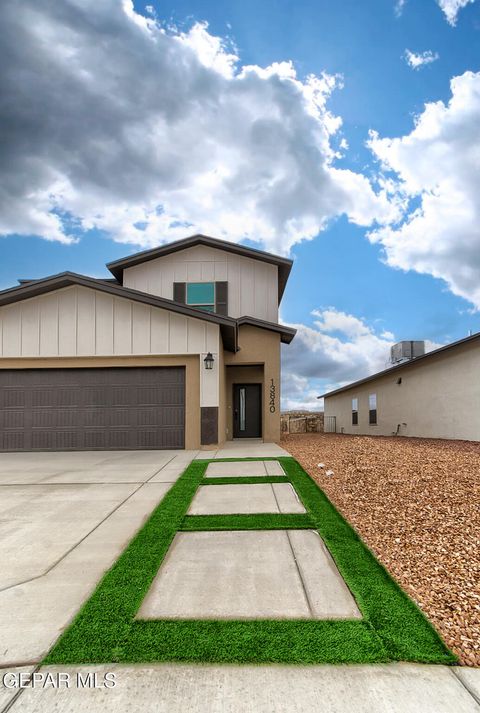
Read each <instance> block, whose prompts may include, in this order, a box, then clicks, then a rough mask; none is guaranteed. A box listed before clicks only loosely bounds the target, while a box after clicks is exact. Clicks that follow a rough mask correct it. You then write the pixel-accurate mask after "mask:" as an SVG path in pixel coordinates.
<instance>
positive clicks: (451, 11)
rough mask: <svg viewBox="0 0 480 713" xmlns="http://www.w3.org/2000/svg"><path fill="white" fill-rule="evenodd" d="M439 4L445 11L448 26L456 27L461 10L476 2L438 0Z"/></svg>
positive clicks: (472, 0) (469, 0) (467, 0)
mask: <svg viewBox="0 0 480 713" xmlns="http://www.w3.org/2000/svg"><path fill="white" fill-rule="evenodd" d="M437 2H438V4H439V5H440V8H441V9H442V10H443V12H444V14H445V17H446V18H447V22H448V24H449V25H452V27H454V26H455V25H456V24H457V15H458V13H459V12H460V10H461V9H462V8H464V7H466V6H467V5H469V4H470V3H472V2H475V0H437Z"/></svg>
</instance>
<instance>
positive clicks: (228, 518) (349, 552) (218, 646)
mask: <svg viewBox="0 0 480 713" xmlns="http://www.w3.org/2000/svg"><path fill="white" fill-rule="evenodd" d="M232 460H238V459H232ZM249 460H267V459H259V458H254V459H249ZM270 460H279V461H280V462H281V463H282V465H283V467H284V469H285V471H286V473H287V475H288V477H289V479H290V480H291V482H292V484H293V485H294V487H295V489H296V491H297V493H298V495H299V497H300V498H301V500H302V501H303V503H304V505H305V508H306V510H307V514H308V516H309V517H310V519H311V522H312V523H313V527H316V528H317V529H318V531H319V533H320V535H321V536H322V538H323V540H324V542H325V543H326V545H327V547H328V549H329V550H330V552H331V554H332V555H333V557H334V559H335V561H336V563H337V566H338V568H339V570H340V572H341V574H342V575H343V577H344V579H345V581H346V583H347V585H348V586H349V588H350V590H351V591H352V593H353V595H354V597H355V599H356V601H357V604H358V606H359V608H360V610H361V612H362V615H363V617H364V618H363V620H341V621H333V620H332V621H325V620H277V621H274V620H260V621H252V620H250V621H248V620H245V621H236V620H228V621H225V620H222V621H203V620H202V621H196V620H156V621H151V620H149V621H137V620H135V614H136V612H137V611H138V609H139V607H140V605H141V602H142V600H143V598H144V597H145V595H146V593H147V591H148V589H149V587H150V585H151V582H152V580H153V578H154V577H155V575H156V574H157V572H158V569H159V567H160V565H161V563H162V560H163V558H164V556H165V554H166V552H167V550H168V548H169V546H170V544H171V542H172V539H173V537H174V536H175V533H176V532H177V531H178V530H181V529H184V528H185V529H187V528H188V529H191V528H192V525H194V526H195V529H197V527H198V523H199V522H200V521H202V522H206V519H205V518H212V520H211V523H213V524H215V522H216V523H217V525H218V523H219V522H220V519H221V521H222V529H224V528H227V527H228V529H231V528H235V527H238V523H239V522H240V520H239V518H242V520H243V523H244V526H246V525H248V523H252V522H253V520H252V519H251V518H267V517H268V520H269V522H272V520H271V518H275V517H277V518H281V517H290V518H295V519H296V521H297V523H298V520H297V518H300V519H301V520H300V521H301V522H303V523H306V518H307V516H305V515H289V516H287V515H277V516H275V515H260V516H257V515H245V516H240V515H225V516H188V517H185V515H186V512H187V510H188V507H189V505H190V502H191V500H192V498H193V496H194V494H195V491H196V489H197V488H198V486H199V485H200V483H201V482H202V479H203V477H204V473H205V469H206V466H207V464H208V462H209V461H193V462H192V463H191V464H190V466H189V467H188V468H187V470H186V471H185V473H184V474H183V475H182V476H181V477H180V478H179V480H177V482H176V483H175V484H174V485H173V487H172V488H171V490H170V491H169V492H168V493H167V494H166V496H165V497H164V498H163V500H162V501H161V503H160V504H159V505H158V506H157V507H156V508H155V510H154V511H153V513H152V515H151V516H150V518H149V519H148V520H147V522H146V523H145V525H144V526H143V527H142V528H141V530H140V531H139V532H138V533H137V535H136V536H135V537H134V538H133V539H132V541H131V542H130V544H129V545H128V547H127V548H126V549H125V551H124V552H123V553H122V554H121V555H120V557H119V558H118V560H117V561H116V562H115V564H114V565H113V567H112V568H111V569H110V570H109V571H108V572H107V573H106V574H105V575H104V577H103V579H102V580H101V582H100V583H99V585H98V586H97V588H96V590H95V592H94V593H93V594H92V596H91V597H90V599H89V600H88V601H87V602H86V603H85V604H84V606H83V607H82V609H81V610H80V612H79V614H78V615H77V616H76V618H75V619H74V621H73V623H72V624H71V626H70V627H69V628H68V629H67V630H66V632H65V633H64V634H63V635H62V636H61V637H60V639H59V640H58V641H57V643H56V644H55V645H54V647H53V649H52V650H51V651H50V652H49V654H48V655H47V657H46V658H45V660H44V661H43V663H55V664H69V663H71V664H81V663H113V662H117V661H118V662H124V663H128V662H139V663H140V662H150V661H196V662H201V661H208V662H232V663H233V662H242V663H265V662H277V663H281V662H282V663H304V664H305V663H348V662H350V663H369V662H370V663H372V662H383V661H388V660H410V661H423V662H431V663H454V662H455V661H456V659H455V657H454V656H453V654H451V652H450V651H449V650H448V649H447V648H446V646H445V645H444V643H443V642H442V641H441V639H440V637H439V636H438V634H437V633H436V631H435V630H434V629H433V627H432V626H431V625H430V623H429V622H428V621H427V619H426V618H425V617H424V616H423V614H422V613H421V612H420V610H419V609H418V608H417V607H416V605H415V604H414V603H413V602H412V601H411V600H410V599H409V598H408V597H407V595H406V594H405V593H404V592H403V591H402V590H401V589H400V587H399V586H398V585H397V584H396V582H394V580H393V579H392V578H391V577H390V575H389V574H388V573H387V572H386V570H385V569H384V568H383V567H382V566H381V565H380V564H379V562H377V560H376V559H375V557H374V556H373V554H372V553H371V552H370V551H369V550H368V549H367V547H366V546H365V545H364V544H363V543H362V541H361V540H360V538H359V537H358V535H357V534H356V532H355V531H354V530H353V528H352V527H350V525H349V524H348V523H347V522H346V521H345V520H344V519H343V518H342V517H341V516H340V514H339V513H338V512H337V511H336V509H335V508H334V507H333V505H332V504H331V503H330V501H329V500H328V498H327V497H326V496H325V494H324V493H323V492H322V491H321V490H320V489H319V488H318V487H317V485H316V484H315V483H314V482H313V481H312V480H311V479H310V478H309V476H308V475H307V474H306V473H305V472H304V471H303V470H302V468H301V467H300V466H299V465H298V463H296V461H294V460H293V458H278V459H277V458H273V459H270ZM242 482H244V481H242ZM263 522H264V523H265V522H266V520H263ZM292 522H293V520H292ZM195 523H197V525H195ZM298 526H299V525H298V524H297V525H295V527H298ZM309 526H312V525H309ZM209 529H210V528H209Z"/></svg>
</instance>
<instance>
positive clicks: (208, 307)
mask: <svg viewBox="0 0 480 713" xmlns="http://www.w3.org/2000/svg"><path fill="white" fill-rule="evenodd" d="M173 299H174V301H175V302H180V303H181V304H187V305H189V306H190V307H195V309H201V310H203V311H204V312H216V313H217V314H223V315H228V283H227V282H174V283H173Z"/></svg>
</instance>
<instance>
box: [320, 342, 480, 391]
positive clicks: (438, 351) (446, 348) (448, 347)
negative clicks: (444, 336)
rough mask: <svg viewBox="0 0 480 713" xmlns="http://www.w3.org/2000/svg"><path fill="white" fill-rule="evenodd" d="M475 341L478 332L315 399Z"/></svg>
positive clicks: (359, 384) (347, 389) (353, 387)
mask: <svg viewBox="0 0 480 713" xmlns="http://www.w3.org/2000/svg"><path fill="white" fill-rule="evenodd" d="M477 339H480V332H476V333H475V334H470V335H469V336H468V337H463V339H458V340H457V341H456V342H451V343H450V344H445V346H443V347H439V348H438V349H433V350H432V351H431V352H427V353H426V354H422V355H421V356H418V357H415V359H409V360H408V361H403V362H402V363H401V364H397V365H396V366H391V367H390V368H388V369H382V371H377V373H376V374H372V375H371V376H366V377H364V378H363V379H359V380H358V381H353V382H352V383H351V384H347V385H346V386H342V387H341V388H340V389H335V390H334V391H328V392H327V393H326V394H321V395H320V396H317V399H326V398H327V397H328V396H335V395H336V394H341V393H343V392H344V391H349V390H350V389H355V388H356V387H357V386H361V385H362V384H367V383H368V382H369V381H373V380H374V379H379V378H380V377H381V376H386V375H387V374H394V373H396V372H397V371H400V370H401V369H406V368H407V367H409V366H415V365H416V364H418V363H419V362H423V361H424V360H425V359H430V358H431V357H434V356H436V355H437V354H441V353H442V352H446V351H449V350H454V349H456V348H457V347H459V346H461V345H463V344H467V343H468V342H475V341H476V340H477Z"/></svg>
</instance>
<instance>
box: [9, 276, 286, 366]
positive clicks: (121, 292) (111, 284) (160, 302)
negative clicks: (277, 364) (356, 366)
mask: <svg viewBox="0 0 480 713" xmlns="http://www.w3.org/2000/svg"><path fill="white" fill-rule="evenodd" d="M71 285H80V286H81V287H89V288H91V289H94V290H99V291H100V292H106V293H107V294H110V295H114V296H115V297H124V298H125V299H128V300H133V301H135V302H141V303H142V304H146V305H150V306H152V307H159V308H160V309H166V310H169V311H170V312H177V313H178V314H183V315H186V316H187V317H193V318H194V319H200V320H202V321H204V322H213V323H214V324H218V325H219V327H220V333H221V335H222V339H223V344H224V346H225V348H226V349H227V350H228V351H231V352H236V351H237V350H238V343H237V336H238V327H239V326H241V325H242V324H251V325H253V326H255V327H259V328H260V329H268V330H269V331H273V332H278V333H280V337H281V341H282V342H284V343H285V344H290V342H291V341H292V339H293V337H294V336H295V334H296V330H295V329H292V328H291V327H285V326H283V325H281V324H276V323H274V322H264V321H263V320H259V319H255V318H254V317H240V318H239V319H234V318H233V317H226V316H224V315H220V314H216V313H215V312H205V311H203V310H200V309H196V308H195V307H189V306H188V305H184V304H180V303H178V302H174V301H173V300H168V299H166V298H165V297H157V296H156V295H151V294H149V293H147V292H140V291H139V290H133V289H132V288H130V287H123V285H120V284H118V283H117V282H115V281H111V280H109V279H106V280H104V279H101V278H96V277H88V276H87V275H79V274H78V273H76V272H61V273H59V274H58V275H50V276H49V277H44V278H41V279H38V280H26V281H22V282H21V284H20V285H18V286H16V287H9V288H8V289H6V290H2V291H0V307H2V306H4V305H9V304H12V303H14V302H21V301H23V300H28V299H30V298H32V297H38V296H40V295H44V294H47V293H48V292H53V291H54V290H60V289H62V288H63V287H70V286H71Z"/></svg>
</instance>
